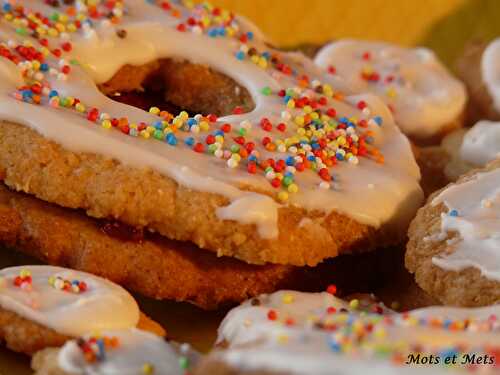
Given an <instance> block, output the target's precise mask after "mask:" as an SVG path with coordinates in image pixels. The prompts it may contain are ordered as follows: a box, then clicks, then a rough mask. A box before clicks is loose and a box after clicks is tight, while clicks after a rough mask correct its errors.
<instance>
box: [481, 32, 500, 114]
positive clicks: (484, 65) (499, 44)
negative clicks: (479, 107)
mask: <svg viewBox="0 0 500 375" xmlns="http://www.w3.org/2000/svg"><path fill="white" fill-rule="evenodd" d="M481 74H482V78H483V82H484V84H485V85H486V88H487V89H488V92H489V94H490V96H491V98H492V99H493V105H494V107H495V109H496V110H497V111H500V38H497V39H495V40H494V41H492V42H491V43H490V44H489V45H488V46H487V47H486V49H485V50H484V52H483V56H482V59H481Z"/></svg>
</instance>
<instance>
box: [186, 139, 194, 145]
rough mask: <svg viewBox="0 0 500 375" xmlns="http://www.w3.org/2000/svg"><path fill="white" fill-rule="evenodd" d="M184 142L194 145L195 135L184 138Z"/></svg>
mask: <svg viewBox="0 0 500 375" xmlns="http://www.w3.org/2000/svg"><path fill="white" fill-rule="evenodd" d="M184 143H185V144H186V145H188V146H192V145H194V138H193V137H187V138H186V139H185V140H184Z"/></svg>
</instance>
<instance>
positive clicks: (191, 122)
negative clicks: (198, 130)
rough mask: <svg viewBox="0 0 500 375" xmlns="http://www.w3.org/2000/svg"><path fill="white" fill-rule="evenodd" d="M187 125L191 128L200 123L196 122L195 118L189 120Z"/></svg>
mask: <svg viewBox="0 0 500 375" xmlns="http://www.w3.org/2000/svg"><path fill="white" fill-rule="evenodd" d="M187 124H188V125H189V126H190V127H191V126H193V125H196V124H198V121H196V120H195V119H194V118H188V120H187Z"/></svg>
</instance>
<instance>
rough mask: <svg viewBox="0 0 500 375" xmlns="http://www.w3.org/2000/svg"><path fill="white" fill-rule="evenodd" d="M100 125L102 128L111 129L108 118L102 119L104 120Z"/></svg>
mask: <svg viewBox="0 0 500 375" xmlns="http://www.w3.org/2000/svg"><path fill="white" fill-rule="evenodd" d="M101 126H102V127H103V128H104V129H111V121H109V120H104V121H103V122H102V123H101Z"/></svg>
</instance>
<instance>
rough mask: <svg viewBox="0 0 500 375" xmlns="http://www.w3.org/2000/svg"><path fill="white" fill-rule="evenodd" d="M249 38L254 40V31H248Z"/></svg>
mask: <svg viewBox="0 0 500 375" xmlns="http://www.w3.org/2000/svg"><path fill="white" fill-rule="evenodd" d="M247 38H248V40H252V39H253V32H251V31H249V32H247Z"/></svg>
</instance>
